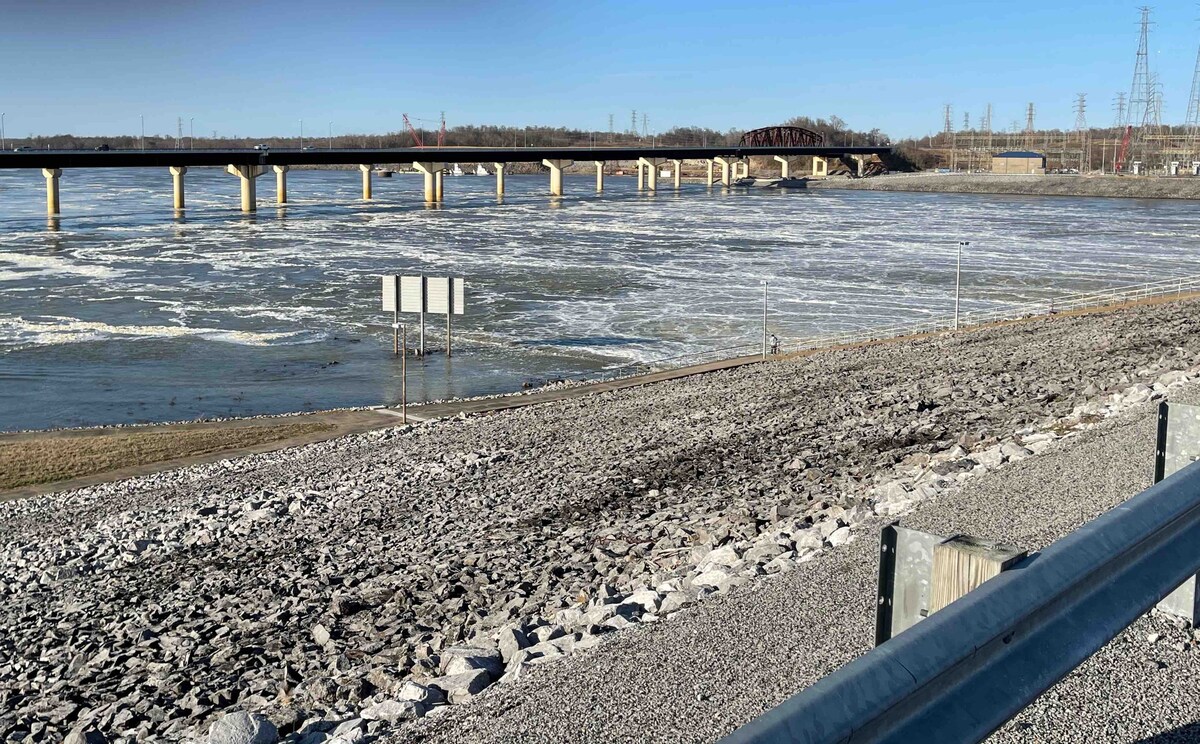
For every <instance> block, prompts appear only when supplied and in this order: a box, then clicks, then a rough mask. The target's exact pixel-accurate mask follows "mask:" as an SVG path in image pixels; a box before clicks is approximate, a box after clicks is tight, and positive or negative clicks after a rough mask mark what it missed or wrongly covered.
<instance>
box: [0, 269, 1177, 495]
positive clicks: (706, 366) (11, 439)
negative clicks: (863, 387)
mask: <svg viewBox="0 0 1200 744" xmlns="http://www.w3.org/2000/svg"><path fill="white" fill-rule="evenodd" d="M1196 298H1200V292H1186V293H1183V294H1178V295H1177V294H1164V295H1161V296H1158V297H1150V298H1146V299H1142V300H1136V301H1131V302H1119V303H1113V304H1109V305H1097V306H1094V307H1085V308H1078V309H1073V310H1067V311H1060V312H1055V313H1053V314H1050V313H1047V314H1040V315H1032V316H1026V317H1018V318H1011V319H1006V320H996V321H991V322H987V323H981V324H975V325H965V326H963V327H962V328H961V329H960V330H959V331H949V330H947V331H937V332H921V333H915V334H907V335H900V336H891V337H883V338H878V339H873V340H868V341H858V342H852V343H845V344H833V345H829V346H822V347H818V348H812V349H802V350H799V351H792V352H786V351H785V352H783V353H781V354H778V355H774V356H769V357H768V358H767V359H766V360H764V359H762V358H761V357H760V356H759V355H750V356H745V357H730V358H725V359H719V360H716V361H710V362H703V363H698V364H691V365H686V366H683V367H675V368H669V369H665V370H658V371H652V372H647V373H642V374H632V375H627V376H624V377H617V378H613V379H610V380H582V381H570V380H568V381H565V382H557V383H551V384H548V385H545V386H543V387H540V388H535V389H530V390H515V391H512V392H508V393H499V394H494V395H484V396H476V397H467V398H450V399H445V400H436V401H426V402H423V403H419V404H410V405H409V417H410V419H411V422H412V423H413V424H418V423H427V422H430V421H436V420H438V419H441V418H449V417H454V416H466V415H479V414H492V413H497V412H500V411H503V410H510V409H514V408H521V407H524V406H529V405H545V404H548V403H554V402H558V401H562V400H567V399H570V398H577V397H582V396H589V395H597V394H601V393H604V392H610V391H615V390H623V389H628V388H633V387H641V386H643V385H651V384H654V383H658V382H663V381H668V380H678V379H683V378H686V377H691V376H693V375H703V374H706V373H710V372H714V371H719V370H723V369H733V368H736V367H741V366H745V365H754V364H759V363H763V362H769V361H778V360H782V359H799V358H803V357H808V356H813V355H816V354H822V353H826V352H836V351H844V350H848V349H857V348H866V347H871V346H875V345H880V344H893V343H904V342H911V341H918V340H923V339H930V338H938V337H942V336H949V335H957V334H959V333H962V334H971V333H976V332H979V331H984V330H988V329H994V328H1003V327H1008V326H1012V325H1018V324H1026V323H1031V322H1036V321H1039V320H1053V319H1059V318H1070V317H1076V316H1081V315H1092V314H1104V313H1112V312H1116V311H1120V310H1125V309H1129V308H1135V307H1146V306H1153V305H1160V304H1165V303H1173V302H1181V301H1188V300H1193V299H1196ZM399 416H400V412H399V411H398V410H397V409H395V408H389V407H388V406H384V405H375V406H362V407H355V408H333V409H325V410H318V411H295V412H286V413H280V414H263V415H258V416H245V417H235V418H222V417H215V418H211V419H196V420H191V421H174V422H158V423H146V424H116V425H108V426H93V427H75V428H63V429H38V430H26V431H14V432H0V465H2V464H3V448H4V447H5V446H7V445H21V444H27V443H36V442H46V443H57V442H60V441H62V440H70V439H101V438H104V439H108V440H110V441H111V442H112V445H111V447H113V448H123V447H124V446H125V444H124V443H123V441H122V440H124V439H126V438H128V437H130V436H131V435H140V434H146V435H168V434H172V433H175V432H195V431H213V432H218V433H221V432H223V433H228V432H230V431H233V432H237V431H238V430H243V429H250V428H262V429H264V430H265V429H268V428H271V427H286V426H289V425H290V426H295V425H298V424H308V425H309V426H319V427H321V428H320V429H317V430H315V431H308V432H304V433H302V434H298V435H294V436H286V437H281V438H278V439H272V440H269V441H261V442H255V443H253V444H249V445H243V446H229V447H220V448H217V449H214V450H206V451H203V452H200V453H197V454H186V453H184V454H179V455H178V456H172V457H169V458H163V459H159V460H151V461H149V462H136V463H129V464H122V465H119V466H117V467H110V468H107V469H101V470H97V471H88V472H84V473H82V474H80V475H78V476H75V477H72V478H68V479H63V480H52V481H46V482H36V483H28V484H22V485H19V486H17V487H13V488H8V489H0V503H2V502H4V501H11V500H14V499H22V498H28V497H32V496H38V495H43V494H50V493H55V492H57V491H63V490H69V489H74V488H83V487H87V486H94V485H100V484H104V483H110V482H113V481H117V480H122V479H125V478H130V477H134V476H139V475H150V474H153V473H158V472H161V471H164V470H170V469H174V468H180V467H186V466H190V465H197V464H204V463H211V462H216V461H219V460H223V459H227V458H231V457H240V456H244V455H250V454H261V453H268V452H274V451H278V450H284V449H289V448H291V447H296V446H302V445H305V444H313V443H317V442H323V441H327V440H330V439H334V438H338V437H341V436H345V435H348V434H355V433H363V432H367V431H372V430H377V429H382V428H388V427H393V426H397V425H399ZM0 475H2V474H0Z"/></svg>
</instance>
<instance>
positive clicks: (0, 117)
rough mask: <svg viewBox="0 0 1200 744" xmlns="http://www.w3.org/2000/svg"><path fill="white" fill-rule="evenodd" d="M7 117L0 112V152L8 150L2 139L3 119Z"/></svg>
mask: <svg viewBox="0 0 1200 744" xmlns="http://www.w3.org/2000/svg"><path fill="white" fill-rule="evenodd" d="M5 116H7V114H5V113H4V112H3V111H0V150H6V149H8V143H7V142H5V139H4V117H5Z"/></svg>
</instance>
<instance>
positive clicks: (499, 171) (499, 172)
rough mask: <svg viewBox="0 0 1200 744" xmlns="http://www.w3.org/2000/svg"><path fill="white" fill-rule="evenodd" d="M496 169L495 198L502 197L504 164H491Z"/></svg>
mask: <svg viewBox="0 0 1200 744" xmlns="http://www.w3.org/2000/svg"><path fill="white" fill-rule="evenodd" d="M492 166H493V167H494V168H495V169H496V196H504V166H505V163H492Z"/></svg>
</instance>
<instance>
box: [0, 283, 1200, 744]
mask: <svg viewBox="0 0 1200 744" xmlns="http://www.w3.org/2000/svg"><path fill="white" fill-rule="evenodd" d="M1195 309H1196V305H1195V304H1194V303H1173V304H1168V305H1161V306H1152V307H1143V308H1137V309H1132V310H1124V311H1118V312H1113V313H1109V314H1104V315H1095V316H1086V317H1077V318H1059V319H1054V320H1049V321H1047V320H1039V321H1033V322H1030V323H1027V324H1021V325H1014V326H1007V327H1002V328H995V329H988V330H981V331H976V332H972V333H968V334H963V335H960V336H954V337H946V338H935V339H926V340H920V341H911V342H904V343H896V344H887V345H880V346H874V347H867V348H858V349H849V350H841V351H832V352H825V353H821V354H817V355H814V356H811V357H806V358H798V359H792V360H786V361H779V362H772V363H768V364H762V365H755V366H752V367H745V368H739V369H734V370H728V371H724V372H719V373H713V374H709V375H704V376H699V377H693V378H687V379H681V380H676V381H671V382H665V383H659V384H656V385H653V386H647V387H644V388H639V389H633V390H625V391H620V392H616V393H606V394H603V395H597V396H594V397H590V398H584V399H577V400H571V401H566V402H562V403H558V404H554V405H547V406H539V407H535V408H529V409H523V410H518V411H511V412H505V413H500V414H495V415H489V416H479V417H474V418H467V419H454V420H447V421H441V422H436V423H432V424H427V425H422V426H419V427H416V428H412V429H403V428H399V429H390V430H384V431H379V432H370V433H365V434H360V435H354V436H349V437H344V438H340V439H336V440H331V441H328V442H323V443H319V444H313V445H309V446H305V447H300V448H296V449H293V450H287V451H283V452H275V453H268V454H262V455H255V456H251V457H245V458H240V459H237V460H231V461H223V462H220V463H215V464H210V465H201V466H196V467H191V468H184V469H181V470H176V471H171V472H166V473H159V474H155V475H148V476H144V477H140V478H136V479H132V480H129V481H125V482H122V483H117V484H109V485H105V486H97V487H93V488H88V489H82V490H79V491H74V492H70V493H66V494H58V495H53V496H47V497H40V498H36V499H28V500H25V501H21V502H14V503H9V504H3V505H0V556H2V557H3V558H2V560H0V598H2V599H3V601H2V602H0V703H3V705H0V738H3V737H6V738H7V740H12V741H21V740H26V741H31V740H54V739H55V738H57V737H58V736H61V735H62V734H63V733H64V732H67V731H75V732H78V733H79V734H80V736H82V735H83V734H84V733H88V734H93V735H95V736H104V737H106V740H107V741H110V742H115V741H128V742H133V741H151V740H163V741H176V740H189V741H192V740H194V741H210V742H213V744H216V743H217V742H221V744H225V743H226V742H241V743H242V744H247V743H248V742H251V741H274V740H275V739H276V738H277V737H285V738H286V739H287V740H288V741H298V742H299V741H303V742H305V743H306V744H318V743H319V742H328V743H329V744H338V743H340V742H347V743H348V742H353V741H364V740H372V739H380V738H382V737H387V736H395V737H398V738H397V739H395V740H397V741H426V740H428V741H446V742H449V741H477V740H478V741H489V740H491V741H547V742H550V741H553V742H566V741H647V740H652V741H709V740H711V739H712V738H714V737H715V736H717V735H719V734H721V733H724V732H727V731H729V730H732V729H733V728H734V727H736V726H737V725H738V724H740V723H742V722H744V721H746V720H748V719H749V718H750V717H752V716H753V715H755V714H756V713H758V712H760V711H761V710H763V709H765V708H767V707H769V706H771V705H773V704H775V703H776V702H778V701H779V700H781V699H783V698H784V697H786V696H787V695H788V694H790V693H792V692H793V691H795V690H796V689H798V688H799V687H802V686H803V685H805V684H808V683H810V682H811V681H813V680H815V679H817V678H819V677H820V676H822V675H824V674H826V673H828V672H829V671H831V670H833V669H835V668H837V667H838V666H840V665H841V664H843V663H845V662H846V661H847V660H849V659H851V658H853V657H854V656H856V655H858V654H860V653H862V652H863V651H865V650H866V649H867V648H868V646H869V643H870V638H871V633H872V632H871V628H872V623H871V620H870V618H871V612H872V598H873V593H874V582H875V564H874V560H875V545H874V541H875V535H876V534H877V529H878V525H879V524H880V523H881V522H882V519H883V517H886V516H888V515H892V514H895V513H898V512H900V511H903V510H905V509H910V508H916V509H917V511H915V512H913V514H912V515H911V516H909V517H906V519H907V520H910V523H911V524H913V525H914V526H928V527H929V528H930V529H935V530H948V529H949V527H943V525H949V524H950V522H939V521H938V519H944V520H946V519H953V523H954V524H956V525H958V526H957V527H955V528H954V529H957V530H958V531H964V532H972V533H974V534H979V535H981V536H987V537H996V538H1003V539H1008V540H1010V541H1013V542H1016V543H1018V544H1020V545H1022V546H1024V547H1028V548H1031V549H1036V548H1038V547H1041V546H1042V545H1044V544H1046V543H1048V542H1049V541H1051V540H1053V539H1054V538H1055V537H1057V536H1059V535H1061V534H1063V533H1065V532H1066V531H1068V530H1069V529H1071V528H1072V527H1074V526H1075V525H1077V524H1078V523H1080V522H1081V521H1083V520H1085V519H1087V518H1089V517H1090V516H1094V515H1095V514H1097V513H1099V512H1100V511H1102V510H1103V509H1105V508H1107V507H1108V506H1111V505H1112V504H1113V503H1116V501H1118V500H1119V499H1120V498H1124V497H1125V496H1128V495H1130V494H1132V493H1133V492H1135V491H1136V490H1137V489H1138V488H1140V486H1141V485H1142V481H1140V480H1138V478H1139V477H1140V476H1138V475H1137V474H1138V473H1142V474H1143V476H1144V473H1145V472H1146V469H1145V466H1144V464H1143V463H1137V462H1135V463H1133V464H1131V465H1122V464H1121V463H1120V462H1118V461H1117V460H1119V458H1115V457H1112V456H1111V454H1110V453H1109V451H1108V450H1103V449H1100V450H1095V451H1093V450H1089V449H1088V448H1089V447H1091V448H1096V447H1100V448H1103V447H1108V446H1114V447H1117V449H1118V450H1123V448H1124V449H1129V450H1130V451H1137V452H1143V454H1145V453H1148V451H1149V448H1150V443H1149V442H1150V440H1149V439H1148V437H1149V434H1146V433H1145V432H1144V431H1142V430H1140V429H1139V428H1138V427H1139V426H1140V427H1142V428H1143V429H1144V428H1145V423H1144V421H1142V420H1141V419H1138V418H1137V417H1136V416H1135V417H1133V418H1131V419H1128V420H1126V419H1125V418H1120V419H1119V420H1118V419H1114V418H1108V419H1105V416H1107V415H1108V414H1109V413H1111V412H1113V411H1116V410H1119V409H1121V410H1123V409H1126V408H1129V407H1130V406H1136V405H1138V404H1139V403H1140V404H1142V405H1143V407H1144V406H1145V405H1148V404H1149V402H1150V401H1151V399H1152V398H1158V397H1161V396H1163V395H1165V394H1168V393H1170V392H1172V391H1177V390H1181V389H1183V388H1182V387H1181V386H1182V385H1183V383H1184V382H1185V381H1186V380H1187V379H1189V377H1195V376H1196V374H1197V373H1198V372H1200V323H1197V322H1196V321H1195V320H1194V319H1193V318H1194V314H1195ZM1097 422H1100V423H1097ZM1079 431H1084V432H1086V433H1083V434H1078V435H1076V434H1070V433H1071V432H1079ZM1060 435H1069V436H1066V437H1065V438H1063V437H1061V436H1060ZM1065 441H1069V442H1072V444H1071V445H1070V449H1069V450H1068V451H1070V452H1075V451H1076V450H1078V452H1080V453H1085V454H1083V455H1070V456H1067V455H1062V456H1063V457H1065V458H1066V459H1065V460H1064V461H1063V462H1062V463H1059V464H1057V465H1050V464H1046V463H1049V462H1050V461H1051V460H1050V458H1052V457H1059V456H1060V455H1056V454H1055V453H1056V452H1058V448H1061V447H1063V446H1064V445H1063V444H1062V442H1065ZM1139 448H1142V449H1139ZM1035 452H1037V453H1039V454H1037V455H1036V456H1034V453H1035ZM1086 453H1091V454H1086ZM1147 456H1148V455H1147ZM1081 457H1082V458H1083V459H1079V458H1081ZM1121 467H1128V470H1126V471H1121V470H1120V469H1119V468H1121ZM1039 468H1041V469H1044V470H1045V472H1044V473H1040V475H1041V477H1042V479H1043V481H1042V485H1041V486H1040V487H1042V488H1047V487H1048V486H1047V484H1049V483H1058V484H1060V485H1062V484H1064V483H1068V482H1070V483H1073V484H1074V485H1073V488H1065V487H1063V488H1059V489H1057V490H1052V491H1040V492H1031V493H1027V492H1026V490H1023V489H1021V488H1018V487H1016V486H1013V485H1009V483H1010V481H1009V480H1008V479H1010V478H1017V477H1020V476H1021V474H1022V473H1026V472H1028V473H1031V475H1030V476H1029V477H1030V478H1031V479H1033V480H1036V479H1037V478H1036V476H1037V475H1038V474H1039V471H1038V470H1037V469H1039ZM1068 475H1070V476H1073V477H1070V478H1068ZM1047 478H1049V479H1048V480H1047ZM1089 479H1090V480H1089ZM1013 482H1016V481H1013ZM1080 483H1095V484H1096V486H1095V487H1094V488H1090V487H1089V488H1088V489H1080V488H1078V484H1080ZM988 484H992V485H988ZM960 488H961V490H960ZM989 488H990V489H992V490H990V491H989V490H988V489H989ZM971 489H975V490H974V491H972V490H971ZM1084 491H1086V493H1084ZM972 493H974V494H975V495H972ZM1063 493H1067V494H1070V495H1069V496H1068V497H1063V496H1062V495H1061V494H1063ZM1050 494H1052V495H1050ZM958 499H961V500H962V502H961V504H960V503H959V502H958V501H956V500H958ZM1022 499H1025V500H1027V501H1028V503H1027V504H1026V503H1023V502H1022ZM876 515H879V516H876ZM922 520H925V521H922ZM1005 530H1007V531H1005ZM764 574H779V575H778V576H766V577H765V578H764V577H763V575H764ZM701 600H703V601H701ZM1137 632H1143V631H1138V630H1135V631H1134V634H1135V636H1136V633H1137ZM1159 632H1162V631H1159ZM1171 637H1172V638H1173V637H1174V636H1171ZM1164 642H1166V641H1160V642H1159V643H1160V644H1162V643H1164ZM596 646H599V648H595V647H596ZM1151 650H1152V651H1154V652H1158V651H1161V650H1162V648H1161V647H1160V645H1155V646H1154V648H1153V649H1151ZM1189 650H1190V647H1189ZM1180 653H1184V652H1180ZM1102 658H1103V657H1102ZM1189 658H1190V657H1189ZM1172 663H1173V662H1168V664H1167V666H1166V667H1165V670H1166V673H1168V674H1171V673H1173V671H1172V665H1171V664H1172ZM1156 668H1157V667H1156ZM1147 669H1149V667H1147ZM1083 674H1086V670H1085V672H1083ZM1099 674H1100V676H1101V677H1103V676H1104V674H1103V672H1100V673H1099ZM500 678H503V681H502V682H500V683H497V680H498V679H500ZM1074 680H1075V678H1071V679H1070V680H1068V681H1066V682H1064V683H1063V685H1062V686H1060V688H1059V689H1060V690H1069V689H1070V685H1071V684H1074ZM1082 684H1084V686H1085V687H1086V685H1087V683H1086V682H1085V683H1082ZM1111 684H1114V685H1115V684H1118V683H1117V682H1115V681H1114V682H1111ZM1052 694H1053V693H1052ZM1062 694H1064V695H1067V694H1068V693H1067V692H1063V693H1062ZM1114 694H1115V693H1114ZM446 699H448V700H449V701H450V702H451V703H462V702H466V701H470V702H467V704H465V705H443V704H441V703H442V702H443V701H444V700H446ZM1072 699H1073V698H1072ZM1144 704H1146V705H1148V703H1144ZM1164 704H1165V703H1164ZM1040 705H1041V704H1040V703H1039V706H1040ZM1181 705H1182V704H1181ZM1053 710H1057V708H1054V707H1053V706H1051V707H1037V706H1035V708H1033V709H1031V712H1030V713H1029V714H1028V715H1029V716H1031V718H1030V719H1029V721H1025V720H1024V719H1023V720H1022V722H1021V723H1027V722H1028V723H1032V724H1033V725H1035V726H1040V727H1043V728H1040V729H1039V730H1046V731H1052V730H1054V729H1053V725H1054V724H1052V723H1044V721H1058V720H1060V719H1058V718H1055V717H1054V715H1053V714H1052V711H1053ZM237 711H247V712H250V713H253V714H255V715H260V714H261V716H263V717H261V718H254V719H253V720H251V719H250V718H246V720H244V721H243V720H242V719H237V720H232V719H231V718H230V717H231V716H235V717H236V712H237ZM1037 711H1047V712H1044V713H1042V714H1040V717H1039V714H1037ZM242 715H244V714H242ZM1139 715H1140V714H1138V715H1134V714H1130V717H1129V721H1130V723H1129V725H1128V727H1127V729H1122V730H1129V731H1131V732H1134V731H1136V732H1141V731H1151V730H1152V726H1150V724H1149V723H1147V721H1148V722H1151V723H1152V722H1154V721H1158V722H1159V723H1160V724H1161V723H1163V722H1164V721H1165V720H1166V719H1165V718H1162V717H1158V716H1156V714H1155V712H1154V711H1149V712H1147V713H1146V714H1145V716H1144V717H1139ZM421 716H425V717H424V718H421V719H420V720H419V721H416V722H415V723H414V722H407V723H406V721H408V720H409V719H412V718H420V717H421ZM1194 718H1195V716H1192V717H1189V718H1187V720H1193V719H1194ZM267 719H269V721H268V720H267ZM1085 720H1087V719H1085V718H1080V719H1079V720H1077V721H1074V722H1073V723H1074V725H1082V723H1081V722H1082V721H1085ZM1138 721H1141V723H1140V724H1139V723H1136V722H1138ZM243 723H244V724H245V725H244V726H243V725H242V724H243ZM1063 725H1066V724H1065V723H1064V724H1063ZM256 727H257V728H256ZM1160 728H1161V727H1160ZM235 729H236V730H238V731H247V730H251V729H253V730H254V731H256V732H258V733H255V734H254V736H255V737H258V738H242V739H236V738H228V737H226V736H225V733H226V732H228V731H232V730H235ZM210 731H211V733H210ZM1048 735H1049V734H1048ZM1137 735H1141V734H1137ZM80 736H77V737H76V740H79V741H85V740H86V741H94V740H95V739H94V738H93V739H83V738H80ZM1064 740H1065V739H1064Z"/></svg>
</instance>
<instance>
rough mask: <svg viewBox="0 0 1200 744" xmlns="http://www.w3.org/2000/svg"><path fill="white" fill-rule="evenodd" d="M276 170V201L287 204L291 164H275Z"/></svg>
mask: <svg viewBox="0 0 1200 744" xmlns="http://www.w3.org/2000/svg"><path fill="white" fill-rule="evenodd" d="M271 167H272V168H273V169H274V170H275V203H276V204H287V174H288V170H290V169H291V166H287V165H273V166H271Z"/></svg>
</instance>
